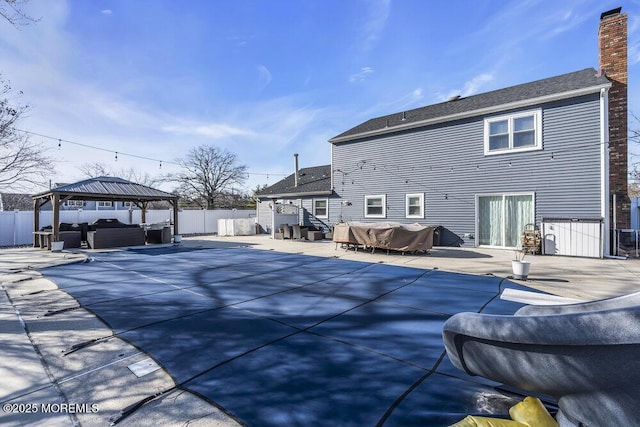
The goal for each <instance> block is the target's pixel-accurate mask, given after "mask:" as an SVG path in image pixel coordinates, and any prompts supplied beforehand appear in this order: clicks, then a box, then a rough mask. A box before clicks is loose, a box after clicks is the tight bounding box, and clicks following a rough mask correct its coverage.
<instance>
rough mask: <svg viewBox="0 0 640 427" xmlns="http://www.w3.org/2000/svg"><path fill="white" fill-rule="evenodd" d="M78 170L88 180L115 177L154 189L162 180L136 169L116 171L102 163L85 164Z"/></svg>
mask: <svg viewBox="0 0 640 427" xmlns="http://www.w3.org/2000/svg"><path fill="white" fill-rule="evenodd" d="M78 170H79V171H80V172H81V173H82V175H83V176H85V177H87V178H97V177H99V176H115V177H118V178H122V179H126V180H127V181H131V182H134V183H136V184H141V185H146V186H147V187H154V186H156V185H158V184H159V183H160V182H161V181H162V179H161V178H159V177H153V176H151V175H149V174H148V173H147V172H141V171H139V170H137V169H134V168H129V169H124V168H122V169H118V170H115V169H113V168H111V167H109V166H107V165H106V164H104V163H102V162H92V163H83V164H82V165H80V166H78Z"/></svg>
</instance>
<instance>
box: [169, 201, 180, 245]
mask: <svg viewBox="0 0 640 427" xmlns="http://www.w3.org/2000/svg"><path fill="white" fill-rule="evenodd" d="M171 204H172V205H173V234H174V236H175V235H176V234H180V233H179V232H178V199H176V200H174V201H173V202H171Z"/></svg>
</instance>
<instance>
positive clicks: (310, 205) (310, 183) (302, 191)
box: [256, 165, 335, 232]
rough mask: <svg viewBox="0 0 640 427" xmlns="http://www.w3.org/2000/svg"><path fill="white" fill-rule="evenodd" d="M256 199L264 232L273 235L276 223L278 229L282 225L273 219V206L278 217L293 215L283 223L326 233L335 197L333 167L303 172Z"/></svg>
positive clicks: (259, 220) (270, 188) (271, 187)
mask: <svg viewBox="0 0 640 427" xmlns="http://www.w3.org/2000/svg"><path fill="white" fill-rule="evenodd" d="M296 175H297V179H296ZM257 196H258V204H257V208H256V209H257V212H256V217H257V223H258V224H259V225H260V228H261V231H263V232H270V231H271V229H272V227H274V225H273V224H272V223H273V221H274V220H275V221H276V222H277V223H276V224H275V227H278V226H279V225H280V224H281V222H280V221H279V220H278V219H275V218H274V216H273V209H274V206H275V207H276V210H277V211H279V212H278V213H280V214H285V215H286V214H290V215H289V218H288V219H283V221H293V222H289V224H300V225H305V226H313V227H315V228H316V229H318V230H325V231H328V230H329V229H330V228H331V224H330V223H329V214H330V212H329V206H330V205H331V204H332V202H331V201H330V200H331V199H332V198H334V197H335V194H334V192H333V190H332V189H331V165H323V166H314V167H308V168H302V169H300V170H298V171H296V172H294V173H293V174H291V175H289V176H287V177H286V178H284V179H282V180H281V181H278V182H277V183H275V184H273V185H272V186H270V187H268V188H266V189H264V190H263V191H261V192H260V193H259V194H258V195H257ZM294 215H295V218H293V216H294Z"/></svg>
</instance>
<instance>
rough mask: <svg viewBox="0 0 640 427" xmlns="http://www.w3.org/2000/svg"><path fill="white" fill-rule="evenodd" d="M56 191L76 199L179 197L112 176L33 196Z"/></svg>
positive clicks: (164, 198) (171, 198)
mask: <svg viewBox="0 0 640 427" xmlns="http://www.w3.org/2000/svg"><path fill="white" fill-rule="evenodd" d="M54 193H57V194H59V195H61V196H71V199H74V200H140V201H143V200H144V201H151V200H176V199H177V198H178V196H176V195H174V194H171V193H167V192H165V191H161V190H156V189H155V188H151V187H147V186H146V185H141V184H136V183H133V182H131V181H127V180H124V179H122V178H115V177H110V176H101V177H97V178H89V179H85V180H84V181H79V182H76V183H73V184H66V185H62V186H60V187H56V188H52V189H51V190H48V191H46V192H44V193H40V194H36V195H34V196H32V198H34V199H36V198H42V197H43V196H46V195H50V194H54Z"/></svg>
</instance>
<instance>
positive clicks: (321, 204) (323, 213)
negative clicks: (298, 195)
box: [313, 199, 329, 218]
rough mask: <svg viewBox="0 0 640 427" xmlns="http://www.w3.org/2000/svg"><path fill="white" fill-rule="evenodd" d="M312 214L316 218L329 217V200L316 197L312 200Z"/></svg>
mask: <svg viewBox="0 0 640 427" xmlns="http://www.w3.org/2000/svg"><path fill="white" fill-rule="evenodd" d="M313 216H315V217H318V218H328V217H329V201H328V200H327V199H317V200H314V201H313Z"/></svg>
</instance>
